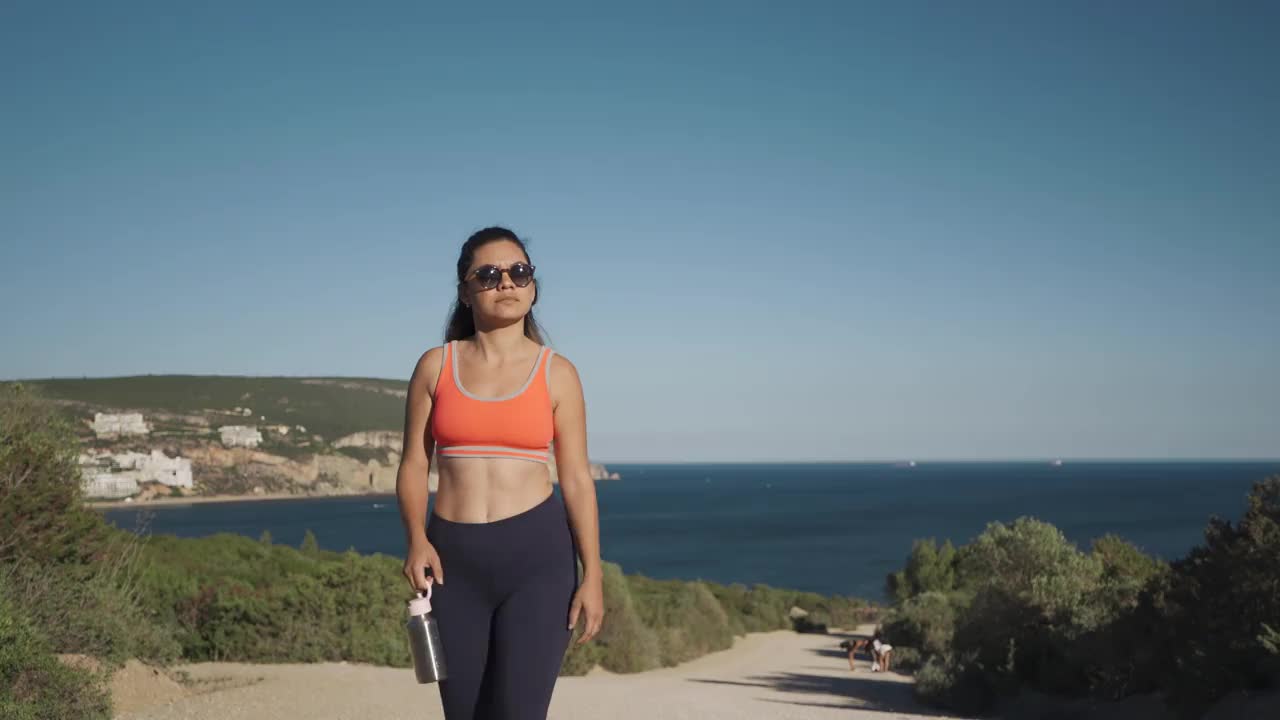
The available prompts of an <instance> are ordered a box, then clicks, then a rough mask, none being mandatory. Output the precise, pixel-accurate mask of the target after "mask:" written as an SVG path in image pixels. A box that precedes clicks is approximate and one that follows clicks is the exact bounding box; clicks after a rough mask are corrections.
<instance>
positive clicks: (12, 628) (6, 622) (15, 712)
mask: <svg viewBox="0 0 1280 720" xmlns="http://www.w3.org/2000/svg"><path fill="white" fill-rule="evenodd" d="M12 592H13V587H12V586H11V585H9V581H8V576H7V575H6V574H5V573H4V568H0V717H2V718H5V720H110V718H111V703H110V700H109V698H108V695H107V691H106V689H105V687H104V683H103V680H104V678H103V677H102V676H101V675H99V674H96V673H92V672H88V671H83V670H75V669H72V668H70V667H67V666H66V665H64V664H63V663H62V662H60V661H59V660H58V658H57V657H56V656H55V655H54V654H53V651H52V649H51V648H50V647H49V644H48V642H47V640H46V639H45V637H44V635H43V633H42V632H41V631H40V627H41V626H40V625H39V623H37V622H34V621H33V620H32V619H31V618H29V617H28V616H27V615H26V613H25V612H24V611H23V609H22V607H21V606H20V605H18V604H17V603H14V602H13V601H12V600H11V597H10V596H11V594H12Z"/></svg>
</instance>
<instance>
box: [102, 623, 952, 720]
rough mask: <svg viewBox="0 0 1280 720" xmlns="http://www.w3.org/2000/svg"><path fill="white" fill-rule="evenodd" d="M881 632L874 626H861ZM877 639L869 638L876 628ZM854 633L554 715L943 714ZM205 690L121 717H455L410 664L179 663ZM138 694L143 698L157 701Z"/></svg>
mask: <svg viewBox="0 0 1280 720" xmlns="http://www.w3.org/2000/svg"><path fill="white" fill-rule="evenodd" d="M859 630H862V631H869V630H870V628H869V627H866V628H859ZM864 634H865V633H864ZM844 637H845V635H844V634H843V633H840V632H833V633H832V634H829V635H801V634H797V633H794V632H791V631H777V632H769V633H753V634H751V635H748V636H746V637H744V638H738V639H737V641H736V642H735V644H734V647H733V648H731V649H729V650H725V651H722V652H717V653H712V654H710V655H707V656H704V657H701V658H698V659H696V660H693V661H690V662H687V663H684V664H682V665H679V666H677V667H674V668H663V669H661V670H653V671H649V672H644V673H630V674H613V673H609V672H605V671H602V670H599V669H597V670H595V671H593V672H592V673H590V674H588V675H587V676H585V677H562V678H560V679H559V681H558V682H557V684H556V691H555V695H554V696H553V697H552V700H551V711H550V714H549V718H551V720H600V719H601V718H607V720H633V719H634V720H641V719H643V720H685V719H687V720H695V719H696V720H720V719H724V720H749V719H751V718H769V719H770V720H810V719H814V720H817V719H822V718H832V719H834V718H839V719H840V720H891V719H897V718H911V719H914V718H942V719H943V720H946V716H943V715H939V714H937V713H935V712H933V711H931V710H929V709H928V708H926V707H924V706H922V705H920V704H919V703H918V702H917V701H916V700H915V699H914V698H913V697H912V692H911V690H912V689H911V680H910V678H907V677H905V676H902V675H898V674H896V673H872V672H871V671H870V669H869V662H868V661H866V660H861V659H860V660H859V662H858V669H857V671H856V672H850V671H849V663H848V661H847V660H846V659H845V655H844V653H843V651H841V650H840V648H839V643H840V640H842V639H843V638H844ZM177 669H180V670H185V671H186V672H188V673H189V674H190V676H191V678H192V679H193V680H195V681H196V688H197V689H196V690H195V691H194V692H191V693H189V694H188V695H187V697H184V698H180V699H170V700H167V701H161V704H156V705H150V706H145V705H141V704H139V705H138V706H136V707H131V708H126V707H122V708H121V710H122V712H119V713H118V714H117V715H116V717H117V718H118V719H119V720H226V719H227V718H240V719H244V720H254V719H258V718H261V719H262V720H267V719H268V718H269V719H271V720H366V719H367V718H378V720H443V718H444V714H443V713H442V712H441V709H440V698H439V694H438V690H437V689H436V687H435V686H434V685H418V684H417V683H416V682H414V679H413V673H412V671H411V670H407V669H393V668H386V667H374V666H370V665H351V664H346V663H316V664H267V665H263V664H247V663H194V664H187V665H179V666H177ZM145 694H146V693H145V692H143V693H134V696H135V697H137V696H145Z"/></svg>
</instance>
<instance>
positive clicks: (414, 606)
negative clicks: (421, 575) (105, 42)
mask: <svg viewBox="0 0 1280 720" xmlns="http://www.w3.org/2000/svg"><path fill="white" fill-rule="evenodd" d="M433 584H435V578H431V577H429V578H427V594H426V595H423V594H422V591H421V590H419V591H418V592H417V597H415V598H414V599H412V600H410V601H409V614H410V615H426V614H427V613H429V612H431V586H432V585H433Z"/></svg>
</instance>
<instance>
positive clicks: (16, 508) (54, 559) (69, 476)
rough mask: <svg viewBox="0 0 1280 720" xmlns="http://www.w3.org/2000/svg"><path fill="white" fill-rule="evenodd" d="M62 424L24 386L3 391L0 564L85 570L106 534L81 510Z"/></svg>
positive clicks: (73, 445) (70, 439)
mask: <svg viewBox="0 0 1280 720" xmlns="http://www.w3.org/2000/svg"><path fill="white" fill-rule="evenodd" d="M78 455H79V445H78V444H77V442H76V437H75V432H74V431H73V429H72V427H71V424H70V423H69V422H68V421H67V419H66V417H65V416H64V415H63V414H62V413H61V412H59V411H58V409H57V408H56V407H54V406H53V405H51V404H49V403H48V402H47V401H45V400H43V399H42V398H40V397H39V396H38V395H36V394H35V393H34V392H32V391H31V390H30V389H29V388H27V387H26V386H24V385H21V384H11V385H8V386H5V387H0V562H6V561H15V560H29V561H32V562H36V563H45V564H51V563H80V564H83V563H88V562H91V561H92V560H94V558H95V557H96V555H97V553H98V552H99V551H100V550H101V548H102V545H103V544H104V543H105V541H106V538H107V536H108V535H109V534H110V531H111V527H110V525H108V524H107V523H106V522H105V521H104V520H103V519H102V516H101V515H99V514H98V513H97V512H95V511H93V510H92V509H90V508H87V507H85V505H84V503H83V492H82V490H81V476H80V467H79V463H78Z"/></svg>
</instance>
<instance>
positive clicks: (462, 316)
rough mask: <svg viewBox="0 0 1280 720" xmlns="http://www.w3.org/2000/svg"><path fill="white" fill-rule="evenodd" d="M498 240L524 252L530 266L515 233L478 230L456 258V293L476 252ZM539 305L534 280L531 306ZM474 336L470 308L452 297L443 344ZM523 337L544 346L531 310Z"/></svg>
mask: <svg viewBox="0 0 1280 720" xmlns="http://www.w3.org/2000/svg"><path fill="white" fill-rule="evenodd" d="M499 240H510V241H511V242H513V243H515V244H516V245H518V246H520V252H523V253H524V257H525V260H528V261H529V263H530V264H533V259H532V258H530V257H529V249H528V248H527V247H525V244H524V241H523V240H521V239H520V238H519V237H517V236H516V234H515V233H513V232H511V231H510V230H508V229H506V228H503V227H487V228H485V229H483V230H480V231H477V232H476V233H474V234H472V236H471V237H469V238H467V241H466V242H464V243H463V244H462V252H461V253H460V254H459V255H458V290H459V291H461V290H462V285H463V283H465V282H466V273H467V268H469V267H471V262H472V261H473V260H474V259H475V255H476V250H477V249H478V248H480V247H481V246H482V245H488V244H489V243H491V242H497V241H499ZM537 304H538V281H537V280H534V290H533V305H537ZM475 334H476V319H475V316H474V315H472V314H471V308H469V307H467V306H466V305H463V304H462V300H461V299H460V298H459V297H457V294H456V293H455V296H454V298H453V308H452V309H451V310H450V311H449V324H448V325H446V326H445V331H444V341H445V342H449V341H451V340H462V339H464V338H469V337H471V336H472V335H475ZM524 336H525V337H527V338H529V339H530V340H532V341H534V342H536V343H538V344H539V345H545V344H546V343H545V342H544V341H543V331H542V327H541V326H540V325H538V321H537V320H535V319H534V318H533V307H532V306H530V307H529V313H528V314H527V315H525V316H524Z"/></svg>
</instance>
